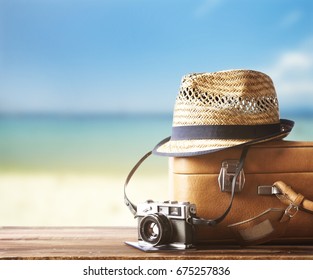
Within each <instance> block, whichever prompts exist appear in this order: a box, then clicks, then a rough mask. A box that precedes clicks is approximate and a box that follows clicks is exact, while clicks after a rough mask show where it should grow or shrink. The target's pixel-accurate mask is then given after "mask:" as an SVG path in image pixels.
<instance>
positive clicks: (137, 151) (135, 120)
mask: <svg viewBox="0 0 313 280" xmlns="http://www.w3.org/2000/svg"><path fill="white" fill-rule="evenodd" d="M290 119H292V120H295V122H296V124H295V127H294V130H293V131H292V133H291V134H290V135H289V136H288V138H287V139H288V140H303V141H305V140H312V141H313V116H312V117H301V116H297V117H290ZM171 124H172V116H171V115H170V114H168V115H166V114H164V115H148V114H143V115H114V114H111V115H94V116H81V115H78V116H54V115H21V116H2V117H0V135H1V137H0V155H1V156H0V172H10V171H14V172H15V171H19V172H34V171H39V172H41V171H43V172H67V171H68V172H80V173H81V172H83V173H84V172H86V173H101V174H110V175H114V174H116V175H117V174H126V173H127V172H128V171H129V169H130V168H131V167H132V166H133V164H134V163H135V162H136V161H137V160H138V159H139V158H140V157H141V156H142V155H143V154H144V153H146V152H147V151H148V150H150V149H152V148H153V147H154V146H155V145H156V144H157V143H158V142H159V141H161V140H162V139H163V138H165V137H167V136H169V135H170V133H171ZM154 158H155V159H153V160H149V161H148V162H147V163H145V166H146V167H144V168H145V172H148V173H149V172H152V173H153V172H154V173H155V172H156V171H157V170H160V169H162V168H163V166H165V168H167V166H166V164H164V163H166V162H167V161H166V160H165V159H158V158H159V157H154Z"/></svg>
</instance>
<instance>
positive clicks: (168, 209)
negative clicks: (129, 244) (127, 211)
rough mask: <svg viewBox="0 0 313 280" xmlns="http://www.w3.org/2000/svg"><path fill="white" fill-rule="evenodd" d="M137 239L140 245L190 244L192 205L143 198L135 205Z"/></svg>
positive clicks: (181, 246) (169, 245)
mask: <svg viewBox="0 0 313 280" xmlns="http://www.w3.org/2000/svg"><path fill="white" fill-rule="evenodd" d="M136 217H137V218H138V243H139V244H141V245H143V246H151V245H152V246H157V247H160V246H165V247H175V248H190V247H192V245H193V244H194V236H195V234H194V225H193V224H192V218H193V217H196V205H195V204H191V203H189V202H177V201H164V202H154V201H153V200H147V201H146V202H145V203H142V204H139V205H137V214H136Z"/></svg>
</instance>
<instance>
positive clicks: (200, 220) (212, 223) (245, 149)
mask: <svg viewBox="0 0 313 280" xmlns="http://www.w3.org/2000/svg"><path fill="white" fill-rule="evenodd" d="M247 153H248V146H246V147H243V150H242V152H241V156H240V160H239V165H238V167H237V170H236V173H235V175H234V177H233V181H232V191H231V198H230V202H229V205H228V207H227V209H226V210H225V212H224V213H223V214H222V215H221V216H219V217H218V218H216V219H210V220H207V219H203V218H199V217H195V218H192V222H193V224H195V225H207V226H215V225H217V224H218V223H220V222H222V221H223V220H224V219H225V217H226V216H227V214H228V213H229V211H230V209H231V207H232V204H233V200H234V197H235V189H236V181H237V178H238V176H239V174H240V171H241V169H242V168H243V165H244V161H245V158H246V155H247ZM151 154H152V151H149V152H148V153H146V154H145V155H144V156H143V157H142V158H141V159H140V160H139V161H138V162H137V163H136V164H135V166H134V167H133V168H132V170H131V171H130V172H129V174H128V176H127V178H126V181H125V183H124V202H125V204H126V206H127V207H128V208H129V210H130V212H131V213H132V214H133V215H134V216H136V214H137V206H136V205H135V204H134V203H132V202H131V201H130V200H129V198H128V197H127V194H126V187H127V185H128V183H129V181H130V179H131V178H132V176H133V175H134V173H135V172H136V170H137V169H138V167H139V166H140V165H141V164H142V163H143V162H144V161H145V160H146V159H147V158H148V157H149V156H150V155H151Z"/></svg>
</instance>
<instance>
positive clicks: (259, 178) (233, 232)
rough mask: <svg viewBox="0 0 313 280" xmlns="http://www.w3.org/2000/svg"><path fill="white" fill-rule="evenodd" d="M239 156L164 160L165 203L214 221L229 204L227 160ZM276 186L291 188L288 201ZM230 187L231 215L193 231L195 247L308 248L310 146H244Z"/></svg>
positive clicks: (312, 238)
mask: <svg viewBox="0 0 313 280" xmlns="http://www.w3.org/2000/svg"><path fill="white" fill-rule="evenodd" d="M241 151H242V148H239V147H236V148H231V149H226V150H222V151H219V152H216V153H211V154H206V155H201V156H194V157H172V158H170V160H169V180H170V184H169V186H170V198H171V199H172V200H177V201H189V202H191V203H195V204H196V207H197V215H198V216H199V217H201V218H204V219H214V218H216V217H218V216H220V215H221V214H223V212H225V209H226V208H227V207H228V205H229V201H230V196H231V193H230V192H229V188H230V186H229V184H230V182H231V181H232V178H233V175H234V170H232V169H234V167H233V166H235V165H236V162H234V161H233V160H238V159H239V157H240V154H241ZM232 165H233V166H232ZM240 180H241V182H239V181H240ZM277 181H283V182H284V183H285V184H286V185H288V186H291V187H292V189H293V190H294V193H293V195H294V199H291V200H293V202H292V201H291V200H290V201H289V198H287V199H286V198H285V197H283V195H282V194H281V191H282V190H281V189H279V188H277V185H275V186H273V184H274V183H275V182H277ZM279 184H283V183H278V185H279ZM241 185H243V187H242V189H241V190H240V188H241ZM236 188H237V191H236V193H235V195H234V200H233V203H232V206H231V210H230V212H229V213H228V214H227V216H226V217H225V219H224V220H223V221H222V222H221V223H219V224H217V225H215V226H204V225H201V226H197V230H196V236H197V237H196V239H197V240H198V241H199V242H205V243H216V244H220V243H223V244H228V243H238V242H239V243H241V244H247V245H249V244H257V243H264V242H271V243H279V244H282V243H286V244H299V243H303V244H311V243H313V212H312V211H311V210H312V209H311V208H310V207H312V205H313V203H312V202H311V201H310V200H313V142H293V141H283V140H281V141H272V142H267V143H263V144H258V145H253V146H250V147H249V150H248V154H247V156H246V159H245V163H244V168H243V174H241V175H240V176H239V179H238V182H237V185H236ZM298 193H301V194H302V195H303V196H301V195H298ZM296 196H297V197H296ZM295 199H297V200H299V201H298V202H299V203H298V202H297V203H298V204H297V203H295V202H294V200H295ZM305 204H306V205H307V206H308V207H303V205H305Z"/></svg>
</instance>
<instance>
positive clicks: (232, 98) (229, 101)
mask: <svg viewBox="0 0 313 280" xmlns="http://www.w3.org/2000/svg"><path fill="white" fill-rule="evenodd" d="M272 123H279V109H278V100H277V96H276V91H275V88H274V85H273V82H272V80H271V78H270V77H269V76H267V75H266V74H264V73H261V72H258V71H254V70H228V71H219V72H214V73H194V74H189V75H185V76H184V77H183V79H182V82H181V87H180V91H179V94H178V96H177V98H176V103H175V108H174V116H173V126H189V125H258V124H272Z"/></svg>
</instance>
